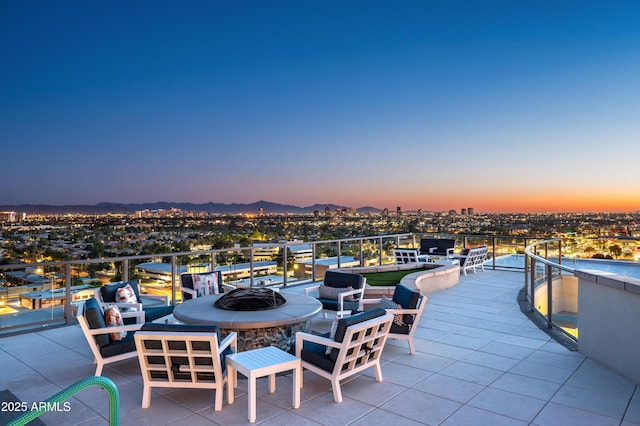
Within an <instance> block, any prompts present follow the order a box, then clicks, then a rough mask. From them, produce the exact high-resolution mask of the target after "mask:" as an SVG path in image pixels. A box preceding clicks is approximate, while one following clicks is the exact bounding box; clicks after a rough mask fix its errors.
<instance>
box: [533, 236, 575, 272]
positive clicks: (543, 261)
mask: <svg viewBox="0 0 640 426" xmlns="http://www.w3.org/2000/svg"><path fill="white" fill-rule="evenodd" d="M556 241H562V238H550V239H548V240H542V241H536V242H534V243H531V244H529V245H528V246H526V247H525V249H524V252H525V253H526V254H527V255H528V256H529V257H531V258H532V259H535V260H536V261H538V262H542V263H544V264H545V265H551V266H553V267H554V268H558V269H561V270H563V271H565V272H571V273H574V272H575V269H574V268H570V267H568V266H564V265H562V264H560V263H555V262H552V261H551V260H549V259H547V258H544V257H542V256H538V255H537V254H535V253H533V252H532V251H531V249H532V248H533V247H536V246H539V245H540V244H549V243H553V242H556Z"/></svg>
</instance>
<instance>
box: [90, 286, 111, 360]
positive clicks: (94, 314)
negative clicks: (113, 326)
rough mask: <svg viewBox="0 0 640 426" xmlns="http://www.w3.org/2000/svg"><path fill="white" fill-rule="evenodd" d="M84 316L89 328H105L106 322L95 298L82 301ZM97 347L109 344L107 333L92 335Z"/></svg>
mask: <svg viewBox="0 0 640 426" xmlns="http://www.w3.org/2000/svg"><path fill="white" fill-rule="evenodd" d="M84 317H85V319H86V320H87V324H88V325H89V328H90V329H92V330H96V329H99V328H107V323H106V322H105V320H104V314H103V312H102V308H101V307H100V304H99V303H98V301H97V300H96V299H95V298H93V297H92V298H91V299H87V301H86V302H84ZM93 337H94V339H95V340H96V343H97V344H98V346H99V347H101V348H102V347H104V346H106V345H108V344H109V335H108V334H97V335H95V336H93Z"/></svg>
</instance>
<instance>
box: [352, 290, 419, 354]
mask: <svg viewBox="0 0 640 426" xmlns="http://www.w3.org/2000/svg"><path fill="white" fill-rule="evenodd" d="M426 302H427V296H424V295H422V294H420V293H418V292H417V291H414V290H411V289H410V288H409V287H407V286H405V285H403V284H396V288H395V289H394V291H393V296H392V298H391V299H388V298H386V297H384V298H381V299H362V300H361V301H360V310H362V311H365V310H366V306H367V305H379V306H380V307H382V308H383V309H385V310H386V312H387V313H388V314H393V316H394V318H393V323H392V324H391V330H390V331H389V337H390V338H392V339H401V340H406V341H407V343H408V344H409V353H411V354H412V355H413V354H415V353H416V349H415V345H414V343H413V335H414V333H415V331H416V329H417V328H418V322H419V321H420V317H421V316H422V312H423V311H424V306H425V304H426Z"/></svg>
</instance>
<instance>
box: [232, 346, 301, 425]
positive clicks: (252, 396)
mask: <svg viewBox="0 0 640 426" xmlns="http://www.w3.org/2000/svg"><path fill="white" fill-rule="evenodd" d="M225 359H226V362H227V368H228V372H227V386H229V388H230V389H229V391H228V392H227V395H228V399H229V401H228V402H229V404H233V400H234V389H235V387H236V386H237V383H238V377H237V373H236V372H237V371H239V372H240V373H242V374H244V375H245V376H247V379H248V381H249V383H248V391H249V395H248V399H249V421H250V422H251V423H253V422H255V421H256V379H257V378H258V377H263V376H269V392H270V393H273V392H275V390H276V373H280V372H283V371H288V370H293V408H299V407H300V374H301V373H302V367H301V365H300V359H299V358H297V357H295V356H293V355H291V354H289V353H287V352H285V351H283V350H281V349H278V348H276V347H275V346H267V347H265V348H259V349H253V350H250V351H244V352H238V353H235V354H231V355H227V356H226V357H225Z"/></svg>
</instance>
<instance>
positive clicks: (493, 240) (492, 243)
mask: <svg viewBox="0 0 640 426" xmlns="http://www.w3.org/2000/svg"><path fill="white" fill-rule="evenodd" d="M491 250H492V251H493V256H492V257H493V261H492V264H493V269H494V270H495V269H496V237H491Z"/></svg>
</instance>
